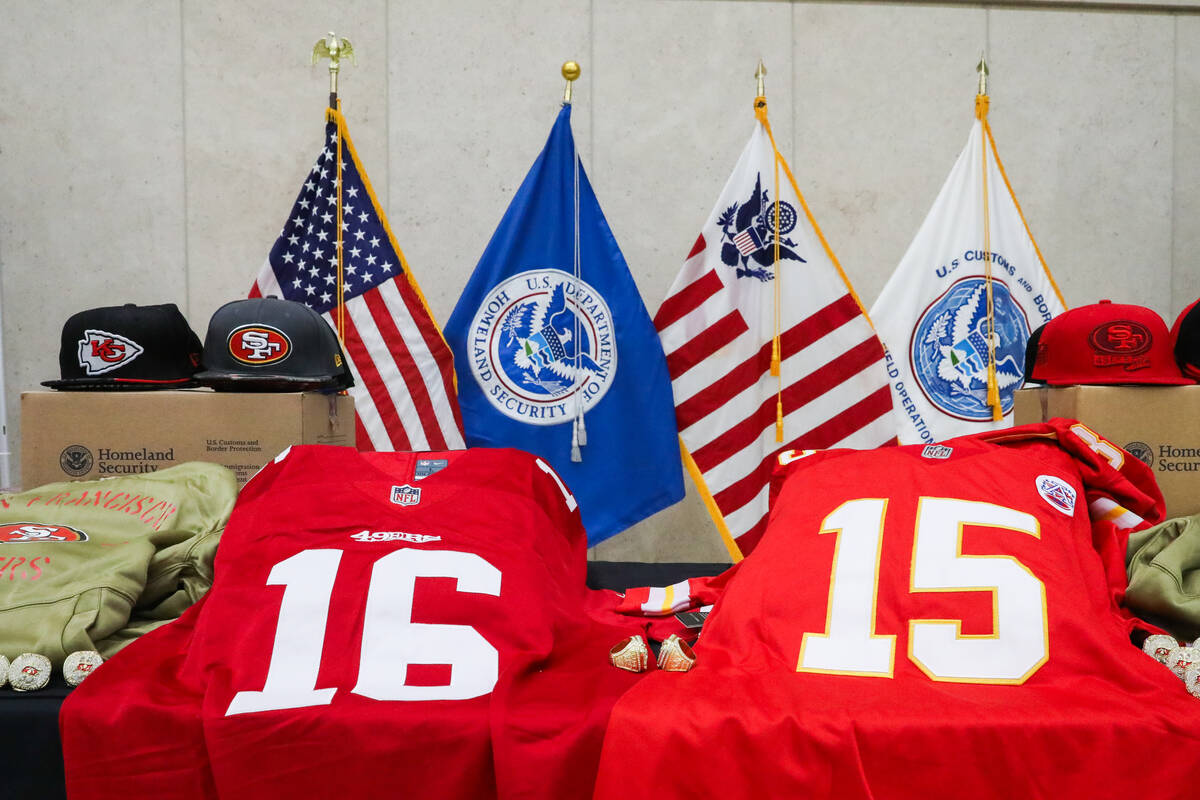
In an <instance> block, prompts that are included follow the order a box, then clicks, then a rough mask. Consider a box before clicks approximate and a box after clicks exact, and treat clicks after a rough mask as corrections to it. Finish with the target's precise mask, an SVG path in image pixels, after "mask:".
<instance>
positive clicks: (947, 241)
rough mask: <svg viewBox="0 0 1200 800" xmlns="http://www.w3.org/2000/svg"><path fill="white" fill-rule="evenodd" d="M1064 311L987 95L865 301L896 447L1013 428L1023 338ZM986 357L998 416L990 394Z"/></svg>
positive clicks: (1022, 362) (1022, 369)
mask: <svg viewBox="0 0 1200 800" xmlns="http://www.w3.org/2000/svg"><path fill="white" fill-rule="evenodd" d="M980 97H981V98H982V99H983V100H984V101H986V98H985V97H984V96H982V95H981V96H980ZM985 176H986V177H985ZM985 188H986V191H985ZM985 196H986V201H985ZM985 219H986V221H987V224H986V228H985ZM989 267H990V270H989ZM989 271H990V276H989ZM989 277H990V282H991V298H990V300H991V306H992V315H991V316H992V320H991V323H990V328H991V332H990V334H989V330H988V329H989V321H988V304H989V298H988V282H989ZM1065 309H1066V306H1065V304H1064V303H1063V301H1062V296H1061V295H1060V294H1059V292H1058V287H1057V286H1055V284H1054V280H1053V278H1052V277H1051V276H1050V272H1049V270H1048V269H1047V268H1046V266H1045V262H1044V261H1043V260H1042V256H1041V253H1040V252H1039V251H1038V248H1037V245H1036V244H1035V243H1034V241H1033V237H1032V235H1031V234H1030V232H1029V229H1028V226H1027V225H1026V224H1025V220H1024V217H1023V216H1022V214H1021V211H1020V209H1019V206H1018V205H1017V202H1016V198H1015V196H1014V195H1013V192H1012V188H1011V186H1009V184H1008V180H1007V178H1006V177H1005V175H1004V170H1003V166H1002V165H1001V163H1000V160H999V157H998V154H997V151H996V146H995V141H994V139H992V136H991V130H990V128H989V127H988V125H987V114H986V102H985V103H984V105H983V112H982V114H980V115H978V117H977V119H976V120H975V124H974V126H973V127H972V128H971V135H970V136H969V137H968V138H967V144H966V147H964V148H963V151H962V152H961V153H960V154H959V156H958V160H957V161H956V162H955V164H954V169H952V170H951V171H950V176H949V177H948V178H947V179H946V183H945V185H943V186H942V190H941V192H940V193H939V194H938V196H937V199H936V200H935V201H934V203H933V208H932V209H930V211H929V214H928V216H926V217H925V221H924V222H923V223H921V227H920V229H919V230H918V231H917V235H916V238H914V239H913V241H912V243H911V244H910V245H909V246H908V251H907V252H906V253H905V254H904V257H903V258H901V259H900V264H899V266H897V267H896V271H895V272H894V273H893V274H892V277H891V278H890V279H889V280H888V282H887V285H886V286H884V288H883V291H882V293H880V295H879V299H878V300H876V301H875V305H874V306H873V307H872V308H871V319H872V320H873V321H874V322H875V329H876V330H877V331H878V332H879V338H880V339H882V340H883V344H884V347H885V348H887V367H888V376H889V378H890V379H891V387H892V396H893V400H894V403H895V407H896V420H897V423H898V425H899V436H898V438H899V439H900V443H901V444H915V443H918V442H936V441H941V440H943V439H949V438H952V437H954V436H962V435H965V434H970V433H978V432H980V431H985V430H991V429H993V428H1002V427H1007V426H1009V425H1011V424H1012V408H1013V393H1014V392H1015V391H1016V390H1017V389H1019V388H1021V384H1022V382H1023V381H1024V374H1025V343H1026V342H1027V341H1028V340H1029V335H1030V333H1032V332H1033V331H1034V330H1036V329H1037V328H1038V327H1039V326H1041V325H1042V323H1044V322H1046V321H1047V320H1049V319H1050V318H1051V317H1053V316H1055V315H1057V314H1059V313H1061V312H1062V311H1064V310H1065ZM993 353H994V355H993ZM992 359H994V363H995V376H996V378H995V383H996V387H997V389H998V394H999V398H998V399H999V410H1000V412H1001V413H1002V415H1003V416H1002V418H1001V419H995V416H997V415H996V414H995V413H994V411H993V406H992V404H990V403H989V400H988V371H989V369H988V364H989V361H990V360H992Z"/></svg>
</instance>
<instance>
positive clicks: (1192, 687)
mask: <svg viewBox="0 0 1200 800" xmlns="http://www.w3.org/2000/svg"><path fill="white" fill-rule="evenodd" d="M1183 685H1184V686H1186V687H1187V690H1188V694H1190V695H1191V696H1192V697H1197V698H1200V665H1196V666H1191V667H1188V668H1187V672H1185V673H1183Z"/></svg>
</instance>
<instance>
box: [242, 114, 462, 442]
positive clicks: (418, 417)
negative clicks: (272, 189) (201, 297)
mask: <svg viewBox="0 0 1200 800" xmlns="http://www.w3.org/2000/svg"><path fill="white" fill-rule="evenodd" d="M329 117H330V119H329V121H328V124H327V125H326V126H325V140H324V146H323V148H322V150H321V153H320V154H319V155H318V156H317V160H316V163H315V164H314V165H313V168H312V169H311V170H310V171H309V174H308V177H307V178H306V179H305V182H304V185H303V186H302V187H301V188H300V196H299V197H297V198H296V203H295V205H293V206H292V213H291V215H290V216H289V217H288V220H287V222H285V223H284V225H283V230H282V231H281V232H280V234H279V238H278V239H276V240H275V245H274V246H273V247H272V248H271V253H270V255H268V256H267V260H266V263H264V264H263V266H262V269H261V270H260V271H259V274H258V280H257V281H256V282H255V284H254V286H253V287H252V288H251V289H250V296H251V297H260V296H275V297H283V298H285V299H288V300H296V301H298V302H301V303H304V304H306V305H308V306H309V307H310V308H313V309H315V310H316V311H317V312H319V313H320V314H321V316H322V317H324V318H325V320H326V321H328V322H329V324H330V325H332V326H333V327H334V328H335V329H336V327H337V325H336V322H335V319H336V315H337V270H338V258H337V248H338V221H337V217H338V189H339V188H340V189H341V200H342V220H341V229H342V273H343V279H344V283H345V304H346V306H345V314H344V328H345V329H344V341H343V347H344V349H345V353H346V358H347V360H348V361H349V362H350V370H351V372H352V373H353V375H354V387H353V388H352V389H350V394H351V395H352V396H353V397H354V408H355V414H356V416H357V423H358V425H357V445H358V449H360V450H457V449H461V448H463V447H465V444H464V441H463V434H462V417H461V414H460V413H459V409H458V399H457V396H456V393H455V389H454V364H453V361H452V358H451V355H450V348H449V347H447V346H446V341H445V340H444V339H443V338H442V334H441V332H440V331H439V330H438V327H437V325H436V324H435V323H434V321H433V318H432V316H431V315H430V313H429V309H428V308H427V307H426V306H425V300H424V297H423V296H422V295H421V290H420V288H419V287H418V286H417V283H416V280H415V279H414V278H413V277H412V273H411V272H410V271H409V268H408V264H407V263H406V262H405V260H404V254H403V253H401V252H400V247H399V246H398V245H397V244H396V240H395V237H393V236H392V231H391V229H390V228H389V227H388V223H387V217H386V216H385V215H384V213H383V208H382V207H381V206H380V205H379V201H378V200H377V199H376V197H375V193H374V191H373V190H372V189H371V183H370V181H368V180H367V175H366V172H365V171H363V168H362V165H361V163H360V162H359V160H358V154H357V153H356V152H355V150H354V144H353V143H352V142H351V141H350V137H349V135H348V134H347V133H346V127H345V119H344V118H343V117H342V115H341V113H340V112H334V111H330V112H329ZM339 153H340V160H341V162H342V163H341V185H340V187H339V185H338V160H339Z"/></svg>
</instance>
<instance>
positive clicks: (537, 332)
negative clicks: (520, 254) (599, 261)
mask: <svg viewBox="0 0 1200 800" xmlns="http://www.w3.org/2000/svg"><path fill="white" fill-rule="evenodd" d="M468 352H469V353H470V360H471V372H472V374H473V375H474V376H475V380H476V382H477V383H478V384H479V388H480V389H482V390H483V395H484V397H486V398H487V399H488V402H489V403H491V404H492V406H494V407H495V408H496V410H497V411H499V412H500V413H502V414H504V415H505V416H507V417H510V418H512V419H515V420H520V421H521V422H527V423H529V424H531V425H559V424H561V423H564V422H570V421H571V420H572V419H574V418H575V412H576V410H577V408H578V406H577V402H578V400H582V404H583V410H584V411H585V412H587V411H588V410H589V409H591V408H592V407H593V406H595V405H596V404H597V403H598V402H600V399H601V398H602V397H604V394H605V393H606V392H607V391H608V389H609V387H610V386H612V382H613V378H614V377H615V376H616V373H617V343H616V336H615V334H614V331H613V319H612V313H611V312H610V311H609V309H608V304H607V303H605V302H604V298H603V297H601V296H600V293H599V292H597V291H596V290H595V289H594V288H593V287H592V286H590V285H588V284H587V283H585V282H584V281H581V280H580V281H576V280H575V278H574V276H572V275H571V274H570V273H568V272H564V271H563V270H559V269H533V270H528V271H527V272H521V273H518V274H516V275H513V276H512V277H511V278H508V279H507V280H505V281H503V282H501V283H500V284H498V285H496V286H495V287H494V288H493V289H492V291H491V292H489V293H488V294H487V296H486V297H484V298H483V302H481V303H480V304H479V309H478V310H477V311H476V312H475V318H474V319H473V320H472V321H471V328H470V342H469V345H468ZM577 396H578V398H577Z"/></svg>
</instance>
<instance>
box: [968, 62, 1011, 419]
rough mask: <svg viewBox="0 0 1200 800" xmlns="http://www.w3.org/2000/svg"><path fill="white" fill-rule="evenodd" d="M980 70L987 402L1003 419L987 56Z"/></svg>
mask: <svg viewBox="0 0 1200 800" xmlns="http://www.w3.org/2000/svg"><path fill="white" fill-rule="evenodd" d="M978 70H979V91H978V92H977V93H976V94H975V118H976V119H977V120H979V122H980V125H981V127H982V131H981V132H982V134H983V135H982V136H980V137H979V146H980V155H981V156H982V159H981V161H980V163H981V167H980V168H981V170H982V172H983V277H984V285H985V286H986V288H987V349H988V364H987V404H988V405H989V406H991V408H992V421H993V422H999V421H1000V420H1002V419H1004V408H1003V407H1002V406H1001V403H1000V383H999V381H998V380H997V379H996V308H995V304H994V302H993V299H992V241H991V214H990V213H989V211H988V168H987V140H988V133H989V131H988V121H987V115H988V102H989V101H988V93H987V76H988V66H987V59H986V58H984V57H983V56H980V58H979V67H978Z"/></svg>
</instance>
